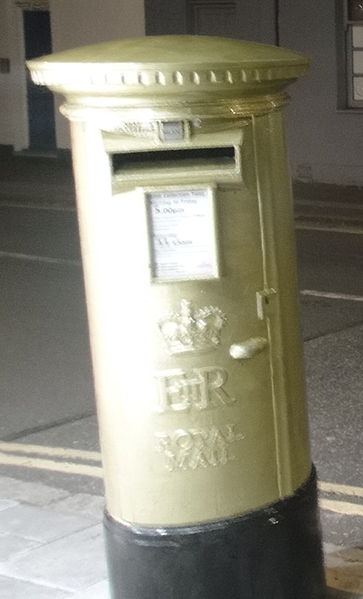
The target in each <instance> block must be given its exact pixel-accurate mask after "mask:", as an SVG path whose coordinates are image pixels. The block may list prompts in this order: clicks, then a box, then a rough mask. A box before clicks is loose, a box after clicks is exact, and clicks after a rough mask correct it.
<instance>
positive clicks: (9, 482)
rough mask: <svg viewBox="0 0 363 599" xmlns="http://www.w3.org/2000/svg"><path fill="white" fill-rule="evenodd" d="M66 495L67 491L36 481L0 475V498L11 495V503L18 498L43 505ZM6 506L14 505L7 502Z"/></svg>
mask: <svg viewBox="0 0 363 599" xmlns="http://www.w3.org/2000/svg"><path fill="white" fill-rule="evenodd" d="M68 496H69V493H68V491H65V490H64V489H58V488H56V487H51V486H49V485H45V484H43V483H41V482H38V481H32V482H28V481H24V480H18V479H16V478H13V477H10V476H0V498H3V501H5V502H6V501H8V500H7V498H9V497H11V498H12V501H13V503H14V500H18V501H22V502H24V503H29V504H31V505H38V506H45V505H48V503H51V502H52V501H57V500H60V499H64V498H65V497H68ZM15 503H16V501H15ZM7 507H14V506H13V505H10V504H9V505H7Z"/></svg>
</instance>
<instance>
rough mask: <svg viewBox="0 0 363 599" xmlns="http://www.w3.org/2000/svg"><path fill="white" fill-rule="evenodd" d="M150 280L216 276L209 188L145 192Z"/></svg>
mask: <svg viewBox="0 0 363 599" xmlns="http://www.w3.org/2000/svg"><path fill="white" fill-rule="evenodd" d="M147 197H148V200H149V224H150V237H151V248H152V267H153V277H154V278H155V279H157V280H181V279H189V278H194V279H198V278H201V279H206V278H215V277H218V270H217V256H216V233H215V217H214V207H213V197H212V192H211V190H210V189H190V190H181V191H157V192H153V193H148V195H147Z"/></svg>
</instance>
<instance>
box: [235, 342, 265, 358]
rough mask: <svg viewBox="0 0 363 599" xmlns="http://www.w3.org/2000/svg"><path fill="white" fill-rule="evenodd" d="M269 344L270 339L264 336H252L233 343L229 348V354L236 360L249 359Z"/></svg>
mask: <svg viewBox="0 0 363 599" xmlns="http://www.w3.org/2000/svg"><path fill="white" fill-rule="evenodd" d="M267 345H268V341H267V339H265V338H264V337H250V338H249V339H246V341H241V342H240V343H233V345H231V347H230V348H229V355H230V356H231V357H232V358H234V359H235V360H249V359H250V358H253V357H254V356H256V355H257V354H259V353H261V352H262V351H263V350H264V349H265V347H267Z"/></svg>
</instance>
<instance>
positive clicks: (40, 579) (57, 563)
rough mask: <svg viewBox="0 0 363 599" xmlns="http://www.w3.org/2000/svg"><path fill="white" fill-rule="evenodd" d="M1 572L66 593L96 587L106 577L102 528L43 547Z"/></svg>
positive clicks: (2, 568)
mask: <svg viewBox="0 0 363 599" xmlns="http://www.w3.org/2000/svg"><path fill="white" fill-rule="evenodd" d="M0 573H1V574H3V575H6V576H8V577H10V576H12V577H14V578H20V579H22V580H27V581H29V582H32V583H35V584H42V585H48V586H51V585H52V586H53V587H56V588H60V589H62V590H65V591H69V592H70V591H80V590H84V589H85V588H88V587H90V586H92V585H95V584H97V583H99V582H101V581H103V580H105V578H106V576H107V572H106V560H105V554H104V544H103V529H102V526H101V524H98V525H95V526H92V527H90V528H87V529H86V530H81V531H79V532H76V533H74V534H71V535H68V536H66V537H64V538H62V539H59V540H57V541H53V542H52V543H47V544H45V545H42V546H40V547H38V548H37V549H34V550H33V551H32V552H31V553H30V554H28V555H27V556H26V557H21V558H19V559H16V560H14V561H12V562H10V563H8V564H6V566H2V567H0Z"/></svg>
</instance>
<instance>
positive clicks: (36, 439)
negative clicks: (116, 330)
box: [0, 205, 363, 544]
mask: <svg viewBox="0 0 363 599" xmlns="http://www.w3.org/2000/svg"><path fill="white" fill-rule="evenodd" d="M297 249H298V271H299V284H300V290H301V314H302V330H303V336H304V339H305V344H304V349H305V361H306V381H307V392H308V401H309V411H310V422H311V440H312V452H313V458H314V461H315V463H316V465H317V468H318V472H319V476H320V479H321V480H322V481H323V482H324V483H330V484H333V485H334V487H333V490H328V491H326V493H325V495H324V496H323V499H324V501H328V502H329V501H330V502H331V501H336V500H339V501H340V505H339V506H338V508H339V509H343V508H342V504H344V506H345V507H344V506H343V507H344V509H343V513H339V512H337V511H336V510H335V508H334V510H331V509H327V510H326V511H324V517H323V524H324V531H325V538H326V540H328V541H329V542H331V543H340V542H342V539H343V541H344V538H345V539H349V541H350V543H351V544H362V532H361V527H360V524H361V516H359V513H360V512H359V510H361V512H362V514H363V506H362V505H361V504H362V503H363V499H362V497H363V495H361V497H359V492H358V496H356V495H354V494H353V495H352V494H351V493H350V490H349V489H348V491H347V489H346V487H347V486H350V487H353V488H354V489H361V492H362V493H363V491H362V487H363V484H362V483H363V481H362V467H361V461H362V459H361V458H362V447H363V440H362V429H361V423H362V421H363V420H362V417H363V413H362V409H363V408H362V406H363V402H362V396H363V367H362V353H363V340H362V332H363V277H362V272H361V271H362V266H361V265H362V258H363V235H361V234H354V233H344V231H342V232H329V231H320V230H319V231H315V230H301V229H299V230H298V231H297ZM0 277H1V289H2V292H1V299H0V306H1V309H0V330H1V336H0V354H1V356H2V371H1V376H0V393H1V398H2V400H1V402H2V410H1V412H2V413H1V421H0V438H1V439H2V440H3V442H4V441H5V442H6V446H5V444H4V443H0V452H1V451H3V452H4V453H2V454H1V453H0V473H1V474H5V475H9V476H15V477H17V476H18V477H21V478H23V479H25V480H34V479H35V478H36V479H37V480H43V481H44V482H46V483H47V484H49V485H54V486H63V487H64V488H67V489H70V490H74V491H75V492H81V491H85V490H87V492H89V493H96V494H97V493H102V482H101V477H102V472H101V468H100V459H99V454H97V455H96V457H95V456H94V454H92V453H89V452H94V451H98V439H97V423H96V419H95V416H94V413H95V407H94V406H95V402H94V394H93V387H92V376H91V362H90V354H89V346H88V334H87V319H86V311H85V301H84V291H83V283H82V269H81V266H80V257H79V242H78V234H77V224H76V215H75V213H74V212H73V211H72V210H60V209H45V208H35V207H34V208H24V207H21V206H17V207H15V206H9V205H2V206H0ZM19 444H20V449H19ZM42 447H43V449H41V448H42ZM57 447H58V448H63V454H62V453H60V454H59V453H58V454H57V450H54V448H57ZM4 448H5V449H6V451H5V450H4ZM24 448H25V449H24ZM39 448H40V449H39ZM52 448H53V449H52ZM71 450H76V451H78V454H72V453H70V451H71ZM24 452H25V453H26V452H27V453H26V455H24ZM4 456H5V457H4ZM42 460H43V461H42ZM64 460H67V463H68V466H67V468H66V467H65V466H64ZM90 465H92V468H93V470H91V471H89V470H87V468H89V466H90ZM90 472H91V473H90ZM342 499H343V501H342ZM346 504H347V505H348V507H346ZM329 505H330V506H332V504H329ZM352 505H353V508H352V507H351V506H352ZM355 505H358V507H357V508H354V506H355ZM349 506H350V507H349ZM344 510H345V511H344ZM352 510H353V513H351V512H352ZM355 511H356V512H359V513H358V514H357V513H355Z"/></svg>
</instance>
